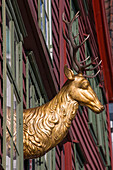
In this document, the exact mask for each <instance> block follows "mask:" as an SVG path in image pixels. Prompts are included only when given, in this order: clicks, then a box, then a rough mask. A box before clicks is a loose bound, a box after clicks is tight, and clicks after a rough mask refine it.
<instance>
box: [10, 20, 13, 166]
mask: <svg viewBox="0 0 113 170" xmlns="http://www.w3.org/2000/svg"><path fill="white" fill-rule="evenodd" d="M9 29H10V32H11V33H10V45H11V68H12V70H13V76H14V23H13V21H10V22H9ZM13 91H14V90H13V84H11V134H13V117H14V96H13ZM10 163H11V164H10V168H11V169H13V135H12V137H11V162H10Z"/></svg>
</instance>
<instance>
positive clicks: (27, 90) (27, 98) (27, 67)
mask: <svg viewBox="0 0 113 170" xmlns="http://www.w3.org/2000/svg"><path fill="white" fill-rule="evenodd" d="M26 107H27V109H28V108H29V60H28V57H26Z"/></svg>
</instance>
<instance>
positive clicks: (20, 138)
mask: <svg viewBox="0 0 113 170" xmlns="http://www.w3.org/2000/svg"><path fill="white" fill-rule="evenodd" d="M18 47H19V68H20V69H19V87H20V96H21V102H20V106H19V153H20V156H19V169H21V170H23V57H22V42H19V46H18Z"/></svg>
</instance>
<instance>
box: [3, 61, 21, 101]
mask: <svg viewBox="0 0 113 170" xmlns="http://www.w3.org/2000/svg"><path fill="white" fill-rule="evenodd" d="M6 64H7V76H8V78H9V80H10V82H11V83H12V84H13V86H14V94H15V97H16V100H17V102H18V103H20V101H21V97H20V93H19V88H18V85H17V82H16V80H15V78H14V76H13V72H12V69H11V67H10V65H9V62H8V61H7V62H6Z"/></svg>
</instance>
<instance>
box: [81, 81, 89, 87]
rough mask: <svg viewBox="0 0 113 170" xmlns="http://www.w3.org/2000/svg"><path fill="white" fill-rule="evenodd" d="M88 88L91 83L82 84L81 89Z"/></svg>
mask: <svg viewBox="0 0 113 170" xmlns="http://www.w3.org/2000/svg"><path fill="white" fill-rule="evenodd" d="M88 86H89V82H83V83H82V84H81V88H82V89H87V88H88Z"/></svg>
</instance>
